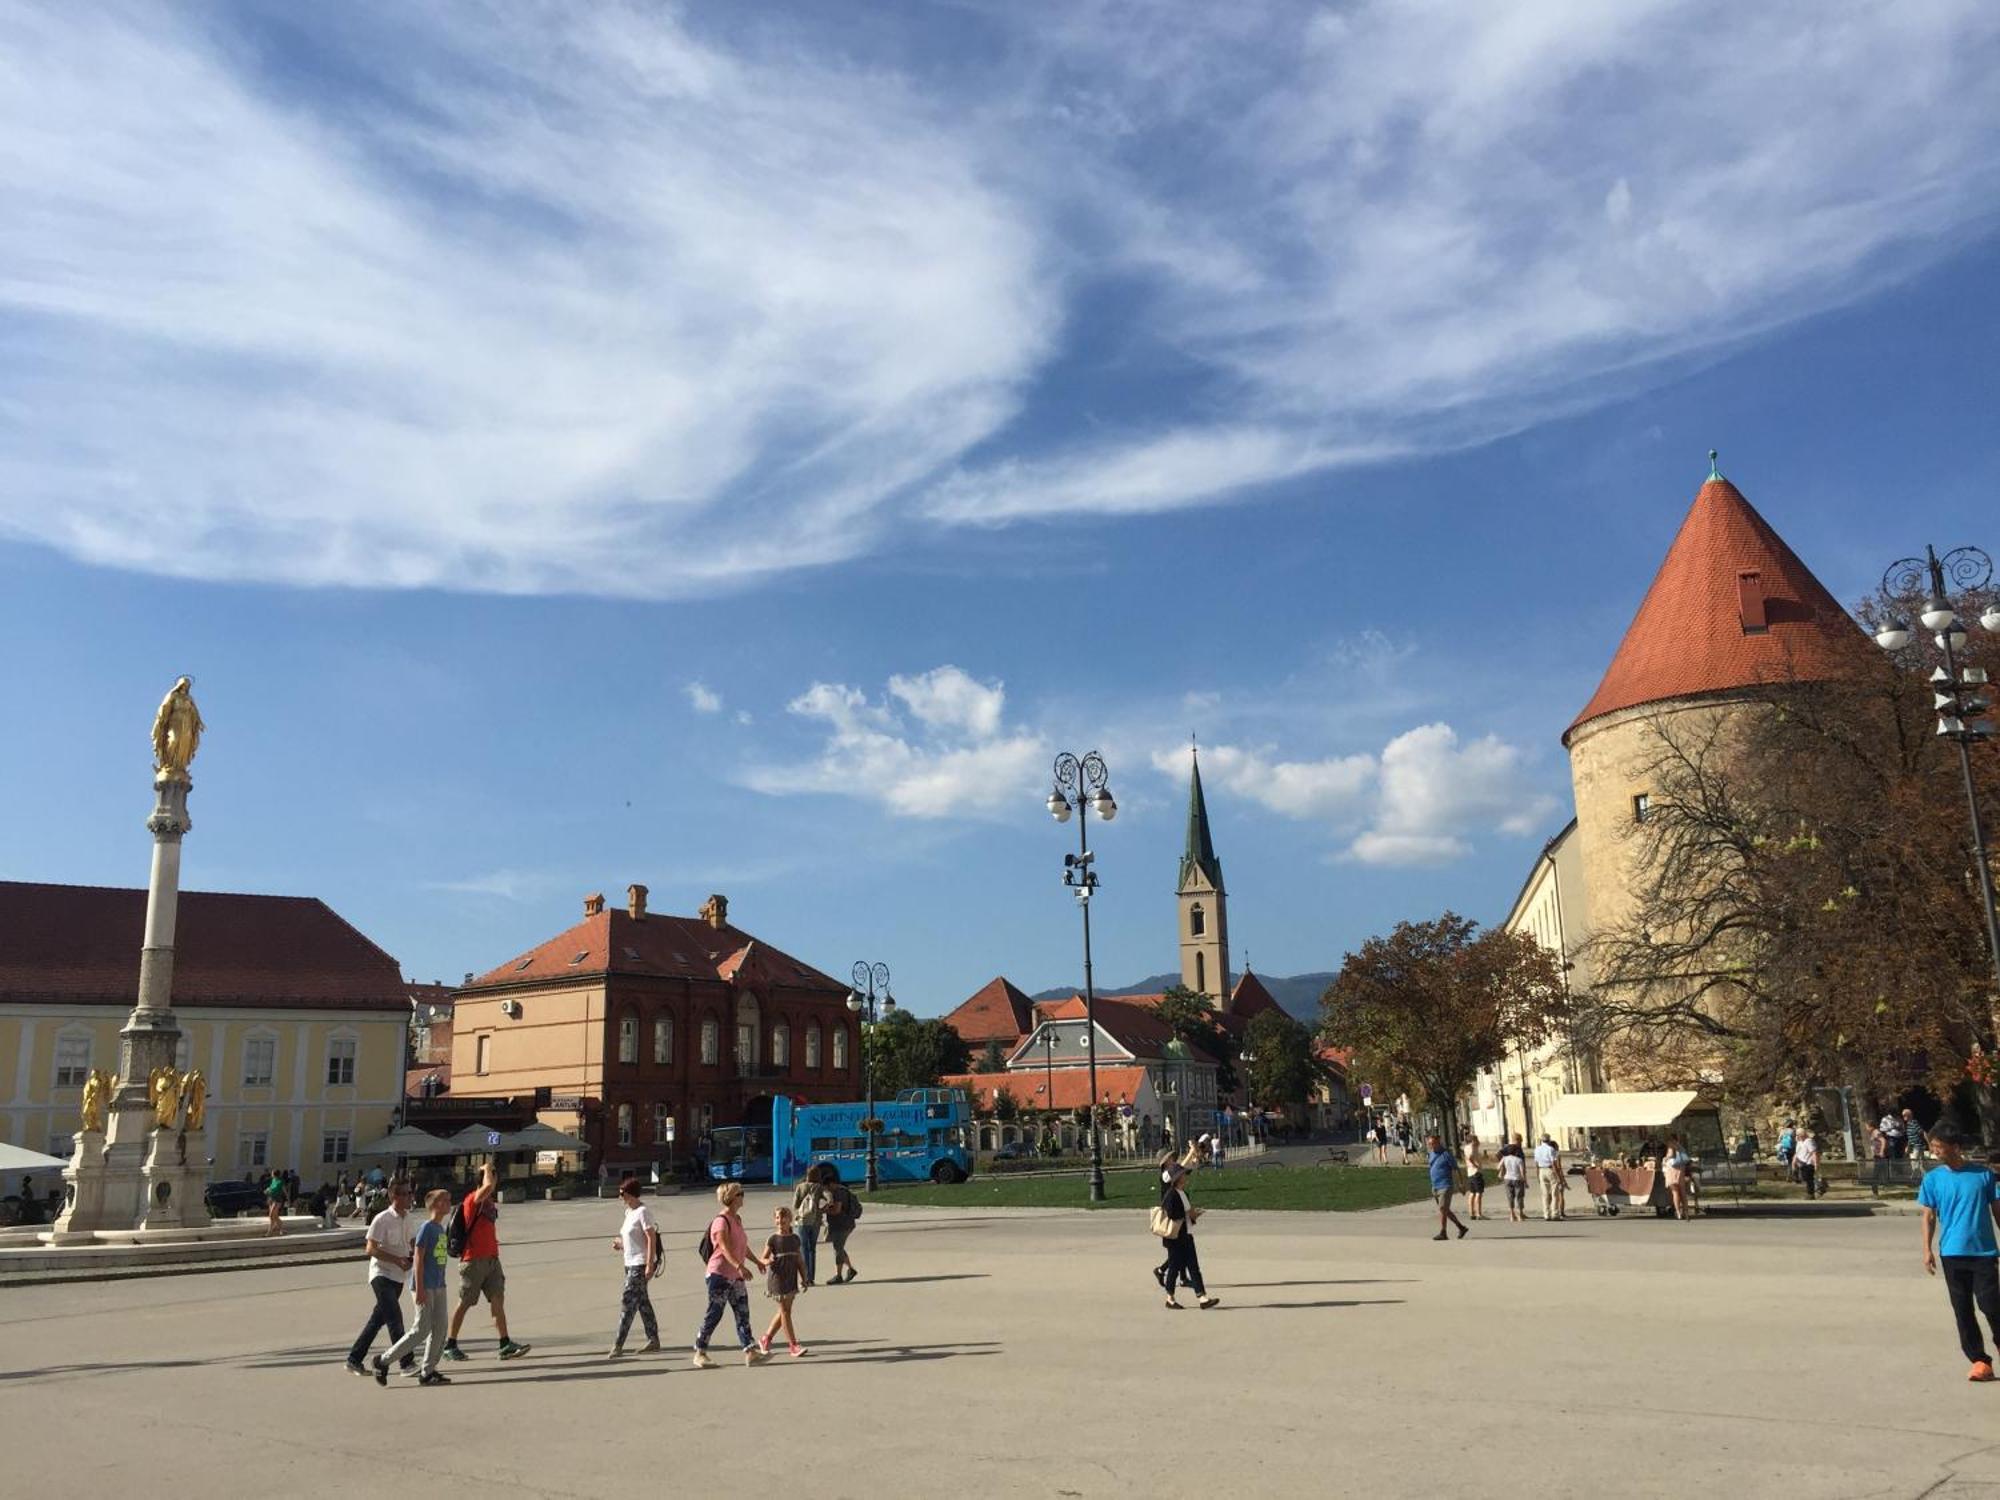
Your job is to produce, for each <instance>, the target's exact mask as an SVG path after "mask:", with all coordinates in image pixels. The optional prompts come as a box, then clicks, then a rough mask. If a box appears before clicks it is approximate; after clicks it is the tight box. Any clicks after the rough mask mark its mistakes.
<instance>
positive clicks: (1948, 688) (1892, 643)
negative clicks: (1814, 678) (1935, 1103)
mask: <svg viewBox="0 0 2000 1500" xmlns="http://www.w3.org/2000/svg"><path fill="white" fill-rule="evenodd" d="M1992 580H1993V559H1992V558H1990V557H1988V556H1987V555H1986V554H1985V553H1984V552H1982V551H1980V550H1979V548H1977V547H1957V548H1954V549H1953V550H1951V551H1950V552H1947V553H1945V555H1944V556H1943V557H1939V556H1938V555H1937V551H1936V549H1935V548H1932V547H1925V548H1924V555H1923V556H1922V557H1906V558H1904V559H1903V560H1902V561H1901V562H1897V563H1892V564H1890V566H1889V571H1888V572H1886V573H1884V574H1883V575H1882V592H1883V593H1884V594H1885V595H1886V596H1887V597H1889V598H1891V599H1910V598H1916V597H1921V599H1922V601H1923V608H1922V610H1921V611H1920V612H1919V613H1918V615H1917V618H1918V619H1919V620H1920V621H1922V622H1923V627H1924V629H1926V630H1929V631H1934V632H1935V634H1934V635H1932V637H1931V639H1932V641H1934V642H1935V643H1936V645H1937V648H1938V651H1939V652H1940V653H1941V654H1942V655H1943V657H1944V665H1943V666H1941V667H1937V668H1935V669H1933V671H1932V672H1931V677H1930V682H1931V707H1932V708H1934V709H1936V710H1937V732H1938V734H1939V736H1940V737H1942V738H1944V739H1948V740H1950V741H1952V742H1953V743H1954V744H1955V745H1957V746H1958V769H1959V771H1960V773H1961V774H1962V775H1963V776H1964V778H1965V805H1966V812H1967V816H1968V817H1969V818H1970V820H1971V824H1972V863H1973V867H1974V868H1975V869H1976V870H1977V871H1978V872H1979V904H1980V910H1981V913H1982V914H1983V915H1984V916H1985V918H1986V950H1987V953H1988V955H1989V956H1990V957H1991V958H1992V960H1993V980H1994V984H1995V985H1996V986H2000V914H1996V912H1995V910H1994V904H1993V867H1992V866H1991V865H1990V864H1989V863H1988V862H1987V857H1986V827H1985V824H1984V823H1983V821H1982V820H1981V819H1980V816H1979V790H1978V787H1977V785H1976V784H1975V783H1974V781H1973V779H1972V748H1971V747H1972V745H1973V744H1974V743H1975V742H1979V741H1984V740H1988V739H1991V738H1992V736H1993V721H1992V720H1990V719H1983V718H1980V717H1979V715H1981V714H1983V713H1984V712H1985V711H1986V710H1987V709H1989V708H1991V707H1992V706H1993V700H1992V699H1991V698H1989V697H1988V696H1987V695H1986V694H1987V686H1988V684H1987V677H1986V669H1985V668H1983V667H1966V668H1964V669H1962V670H1961V669H1960V667H1959V665H1958V653H1959V651H1960V650H1961V649H1962V648H1963V647H1964V645H1965V626H1964V624H1963V623H1962V622H1961V621H1960V620H1959V617H1958V611H1957V610H1955V609H1953V608H1952V605H1951V596H1950V594H1949V593H1948V592H1947V586H1948V585H1949V586H1954V587H1956V588H1958V589H1960V590H1962V591H1977V590H1980V589H1983V588H1985V587H1986V585H1987V584H1988V583H1990V582H1992ZM1979 623H1980V625H1981V626H1982V627H1983V628H1985V629H1987V630H1989V631H1994V632H2000V601H1996V602H1993V603H1989V604H1988V605H1987V606H1986V612H1985V613H1984V614H1982V615H1981V616H1980V617H1979ZM1910 637H1911V630H1910V622H1909V621H1908V620H1906V619H1904V618H1902V617H1901V616H1899V615H1891V616H1890V617H1889V618H1888V619H1886V620H1884V621H1883V622H1882V628H1881V629H1880V630H1878V631H1876V632H1875V644H1876V645H1878V646H1880V647H1881V648H1882V649H1883V650H1884V651H1900V650H1902V649H1903V647H1905V646H1907V645H1909V643H1910Z"/></svg>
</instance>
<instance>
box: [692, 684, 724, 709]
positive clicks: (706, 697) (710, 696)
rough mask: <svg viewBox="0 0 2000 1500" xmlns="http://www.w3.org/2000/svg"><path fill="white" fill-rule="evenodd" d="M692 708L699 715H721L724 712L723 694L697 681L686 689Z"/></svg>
mask: <svg viewBox="0 0 2000 1500" xmlns="http://www.w3.org/2000/svg"><path fill="white" fill-rule="evenodd" d="M684 691H685V692H686V693H687V700H688V704H689V706H690V707H692V708H693V709H694V711H695V712H696V713H698V714H719V713H721V712H722V694H720V693H718V692H716V691H715V689H713V688H711V687H710V686H709V685H708V684H707V683H705V682H702V681H700V680H699V679H697V680H696V681H694V682H690V683H689V684H688V685H687V687H686V688H685V689H684Z"/></svg>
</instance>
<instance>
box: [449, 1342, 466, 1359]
mask: <svg viewBox="0 0 2000 1500" xmlns="http://www.w3.org/2000/svg"><path fill="white" fill-rule="evenodd" d="M444 1357H445V1358H446V1359H465V1358H468V1356H467V1354H466V1352H465V1351H464V1350H463V1349H461V1348H459V1347H458V1340H457V1339H453V1340H452V1341H451V1342H450V1343H448V1344H446V1345H445V1346H444Z"/></svg>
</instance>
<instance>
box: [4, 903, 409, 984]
mask: <svg viewBox="0 0 2000 1500" xmlns="http://www.w3.org/2000/svg"><path fill="white" fill-rule="evenodd" d="M145 931H146V893H145V892H144V891H141V890H127V889H123V888H120V887H115V886H90V885H40V884H35V883H32V882H28V881H0V1001H43V1002H47V1001H55V1002H60V1003H80V1004H86V1005H123V1006H130V1005H131V1004H132V1003H133V1001H134V999H135V998H136V997H137V993H138V988H139V948H140V945H141V944H142V943H143V942H144V940H145ZM173 998H174V1001H175V1003H176V1004H180V1005H218V1006H290V1007H296V1008H300V1009H315V1010H390V1011H402V1012H405V1013H407V1012H408V1011H409V1008H410V987H409V985H408V984H407V983H406V982H405V981H404V979H403V976H402V972H401V970H399V969H398V968H397V966H396V960H395V959H393V958H391V957H390V956H389V955H388V954H386V953H384V952H383V951H382V950H381V949H380V948H378V947H376V946H375V945H374V944H373V943H371V942H370V941H368V939H367V938H365V937H363V936H362V935H361V934H360V933H359V932H356V931H355V930H354V929H353V928H352V927H350V926H349V925H348V924H347V923H346V922H345V921H343V920H342V919H341V918H340V916H339V915H338V914H337V913H335V912H334V911H333V909H332V908H330V907H329V906H327V904H326V903H325V902H324V901H321V900H319V899H318V898H317V897H313V896H248V895H238V894H234V893H225V892H219V891H183V892H181V897H180V908H179V914H178V918H177V921H176V925H175V934H174V983H173Z"/></svg>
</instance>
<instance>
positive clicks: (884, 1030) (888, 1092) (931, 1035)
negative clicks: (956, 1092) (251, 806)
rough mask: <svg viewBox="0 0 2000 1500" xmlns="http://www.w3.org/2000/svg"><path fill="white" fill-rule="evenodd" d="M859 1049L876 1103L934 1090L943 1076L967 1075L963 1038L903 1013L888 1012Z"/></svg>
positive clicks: (943, 1026)
mask: <svg viewBox="0 0 2000 1500" xmlns="http://www.w3.org/2000/svg"><path fill="white" fill-rule="evenodd" d="M863 1045H864V1046H866V1047H867V1049H868V1066H869V1068H870V1070H871V1073H872V1076H873V1079H874V1083H875V1097H876V1098H878V1099H883V1098H892V1097H894V1096H895V1094H896V1093H898V1092H899V1091H900V1090H902V1089H921V1088H931V1087H934V1086H935V1085H936V1084H937V1081H938V1080H939V1079H940V1078H942V1077H943V1076H944V1075H945V1074H947V1073H963V1072H965V1071H967V1069H966V1064H967V1062H968V1060H969V1057H970V1049H969V1048H968V1047H967V1046H966V1044H965V1038H963V1037H961V1036H960V1035H959V1034H958V1033H957V1032H956V1031H954V1030H952V1029H951V1027H949V1026H947V1025H946V1024H945V1023H944V1022H943V1021H935V1020H933V1021H919V1020H918V1019H917V1018H916V1017H915V1016H913V1015H911V1014H910V1013H909V1012H908V1011H906V1010H892V1011H890V1012H889V1013H888V1014H887V1015H886V1016H884V1017H882V1019H881V1020H879V1021H877V1022H876V1023H875V1025H874V1027H873V1028H872V1029H871V1030H870V1031H869V1032H868V1034H867V1036H866V1038H865V1040H864V1043H863Z"/></svg>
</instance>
